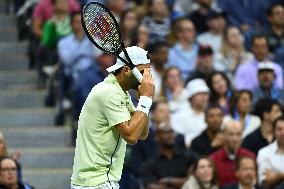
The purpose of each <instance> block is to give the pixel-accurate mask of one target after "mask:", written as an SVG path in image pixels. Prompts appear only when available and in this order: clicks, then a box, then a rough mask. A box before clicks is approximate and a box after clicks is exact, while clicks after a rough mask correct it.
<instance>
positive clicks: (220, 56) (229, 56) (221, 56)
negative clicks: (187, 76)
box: [214, 26, 252, 81]
mask: <svg viewBox="0 0 284 189" xmlns="http://www.w3.org/2000/svg"><path fill="white" fill-rule="evenodd" d="M251 58H252V54H251V53H250V52H248V51H246V50H245V48H244V38H243V36H242V34H241V31H240V29H239V28H238V27H236V26H228V27H227V28H226V29H225V31H224V34H223V37H222V44H221V48H220V51H219V52H216V53H215V56H214V67H215V69H216V70H218V71H223V72H225V73H226V74H227V75H228V77H229V78H230V80H231V81H233V78H234V77H233V76H234V75H235V71H236V69H237V68H238V67H239V65H241V64H243V63H245V62H247V61H248V60H249V59H251Z"/></svg>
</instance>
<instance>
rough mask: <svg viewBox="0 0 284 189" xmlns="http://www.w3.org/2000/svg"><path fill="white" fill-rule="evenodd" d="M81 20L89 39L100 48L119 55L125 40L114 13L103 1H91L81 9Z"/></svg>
mask: <svg viewBox="0 0 284 189" xmlns="http://www.w3.org/2000/svg"><path fill="white" fill-rule="evenodd" d="M81 22H82V26H83V29H84V31H85V33H86V35H87V37H88V38H89V40H90V41H91V42H92V43H93V44H94V45H95V46H96V47H97V48H98V49H100V50H102V51H104V52H107V53H111V54H114V55H116V56H118V55H119V53H120V52H121V49H122V48H123V40H122V36H121V33H120V29H119V25H118V23H117V21H116V19H115V17H114V15H113V14H112V13H111V12H110V11H109V10H108V9H107V8H106V7H105V6H104V5H103V4H101V3H99V2H90V3H88V4H87V5H85V6H84V8H83V9H82V11H81Z"/></svg>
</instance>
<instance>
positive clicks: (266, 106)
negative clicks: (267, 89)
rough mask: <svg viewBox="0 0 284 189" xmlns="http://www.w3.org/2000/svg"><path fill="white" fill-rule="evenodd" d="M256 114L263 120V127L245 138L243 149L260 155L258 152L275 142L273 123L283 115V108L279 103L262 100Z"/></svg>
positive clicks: (257, 104) (258, 103) (257, 106)
mask: <svg viewBox="0 0 284 189" xmlns="http://www.w3.org/2000/svg"><path fill="white" fill-rule="evenodd" d="M254 109H255V110H254V113H255V114H256V115H257V116H258V117H259V118H260V119H261V125H260V127H259V128H258V129H256V130H255V131H254V132H253V133H251V134H249V135H248V136H247V137H245V138H244V140H243V143H242V147H244V148H246V149H248V150H250V151H252V152H254V153H255V154H258V151H259V150H260V149H261V148H263V147H264V146H267V145H268V144H270V143H271V142H273V139H274V135H273V130H272V123H273V121H274V120H275V119H276V118H277V117H278V116H280V115H282V111H281V110H282V106H281V105H280V104H279V102H278V101H276V100H272V99H269V98H263V99H260V100H259V101H258V102H257V103H256V105H255V108H254Z"/></svg>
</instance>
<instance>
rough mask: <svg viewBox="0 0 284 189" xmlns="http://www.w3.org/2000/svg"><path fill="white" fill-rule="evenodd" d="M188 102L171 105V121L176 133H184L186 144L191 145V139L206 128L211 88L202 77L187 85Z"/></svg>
mask: <svg viewBox="0 0 284 189" xmlns="http://www.w3.org/2000/svg"><path fill="white" fill-rule="evenodd" d="M186 90H187V92H188V96H187V97H188V101H187V103H181V104H176V106H172V107H171V112H172V113H171V123H172V127H173V130H174V131H175V132H176V133H180V134H183V135H184V137H185V144H186V146H187V147H190V145H191V141H192V140H193V139H194V138H195V137H197V136H198V135H199V134H201V133H202V131H204V130H205V129H206V123H205V120H204V116H205V115H204V111H205V109H206V107H207V106H208V101H209V88H208V87H207V85H206V83H205V81H204V80H202V79H194V80H192V81H190V82H189V83H188V84H187V85H186Z"/></svg>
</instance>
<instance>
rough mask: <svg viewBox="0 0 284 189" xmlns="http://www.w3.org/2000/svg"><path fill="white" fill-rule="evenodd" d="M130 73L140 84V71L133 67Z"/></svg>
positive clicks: (141, 76)
mask: <svg viewBox="0 0 284 189" xmlns="http://www.w3.org/2000/svg"><path fill="white" fill-rule="evenodd" d="M132 73H133V74H134V76H135V77H136V78H137V79H138V81H139V82H140V83H141V82H142V78H143V75H142V74H141V73H140V71H139V70H138V69H137V68H136V67H134V69H133V70H132Z"/></svg>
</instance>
